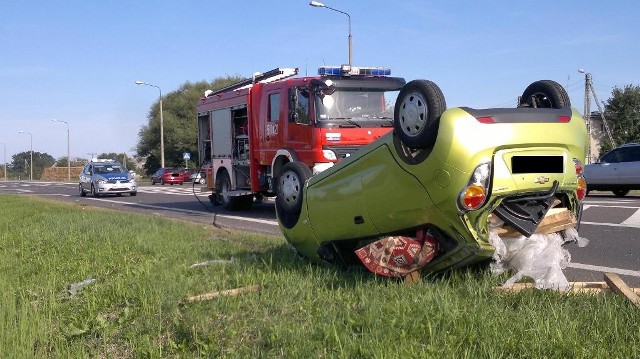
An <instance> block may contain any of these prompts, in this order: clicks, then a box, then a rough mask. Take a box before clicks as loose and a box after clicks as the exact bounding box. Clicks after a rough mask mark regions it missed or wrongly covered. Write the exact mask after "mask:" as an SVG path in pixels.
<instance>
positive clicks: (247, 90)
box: [197, 65, 405, 210]
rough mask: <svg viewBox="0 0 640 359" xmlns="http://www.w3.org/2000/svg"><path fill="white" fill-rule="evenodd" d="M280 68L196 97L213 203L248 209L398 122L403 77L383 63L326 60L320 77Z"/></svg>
mask: <svg viewBox="0 0 640 359" xmlns="http://www.w3.org/2000/svg"><path fill="white" fill-rule="evenodd" d="M297 74H298V69H283V68H277V69H274V70H271V71H268V72H266V73H264V74H260V73H257V74H255V75H254V76H253V77H252V78H250V79H246V80H244V81H241V82H239V83H237V84H235V85H232V86H229V87H226V88H223V89H220V90H217V91H207V92H206V93H205V96H204V97H203V98H201V99H200V100H199V101H198V104H197V113H198V118H197V127H198V150H199V163H200V166H201V167H202V168H203V170H204V171H206V172H207V189H208V190H210V191H211V195H210V196H209V198H210V200H211V202H212V203H213V204H215V205H217V204H222V205H223V206H224V207H225V208H227V209H230V210H240V209H248V208H250V207H251V204H252V203H253V201H254V199H257V200H259V199H262V198H263V197H264V196H267V197H272V196H276V195H277V194H278V188H279V187H280V190H281V191H282V190H286V189H285V187H286V186H292V185H293V186H295V185H299V186H301V185H304V181H302V183H297V184H296V183H291V181H285V182H282V181H280V185H279V184H278V183H279V182H278V179H280V177H281V176H282V175H283V173H284V172H283V170H284V169H286V168H285V166H288V167H292V166H293V167H295V169H296V170H297V172H302V173H301V174H302V178H303V179H304V178H308V177H310V176H312V175H313V174H316V173H319V172H321V171H323V170H325V169H327V168H329V167H331V166H333V164H334V163H336V162H338V161H340V159H342V158H345V157H348V156H350V155H351V154H352V153H354V152H355V151H356V150H357V149H358V148H360V147H361V146H363V145H366V144H369V143H371V142H373V141H374V140H376V139H377V138H379V137H380V136H382V135H384V134H386V133H387V132H389V131H390V130H391V129H392V128H393V105H394V104H395V99H396V97H397V94H398V92H399V91H400V89H401V88H402V86H403V85H404V84H405V80H404V79H402V78H398V77H390V70H389V69H386V68H379V67H350V66H345V65H343V66H331V67H321V68H319V70H318V75H317V76H309V77H297V76H296V75H297Z"/></svg>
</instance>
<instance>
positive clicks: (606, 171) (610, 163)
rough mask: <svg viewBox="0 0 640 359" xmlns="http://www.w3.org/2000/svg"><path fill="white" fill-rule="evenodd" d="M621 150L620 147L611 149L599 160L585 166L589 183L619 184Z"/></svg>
mask: <svg viewBox="0 0 640 359" xmlns="http://www.w3.org/2000/svg"><path fill="white" fill-rule="evenodd" d="M620 150H621V149H620V148H616V149H614V150H611V151H609V152H607V154H606V155H604V156H602V158H601V159H600V161H599V162H596V163H592V164H589V165H587V166H585V177H586V179H587V183H592V184H617V183H618V181H619V176H618V166H619V165H620V156H621V152H620Z"/></svg>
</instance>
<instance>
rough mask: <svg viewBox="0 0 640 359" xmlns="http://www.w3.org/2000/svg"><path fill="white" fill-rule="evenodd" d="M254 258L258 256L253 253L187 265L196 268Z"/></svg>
mask: <svg viewBox="0 0 640 359" xmlns="http://www.w3.org/2000/svg"><path fill="white" fill-rule="evenodd" d="M256 260H258V257H257V256H256V255H255V253H253V254H251V255H248V256H246V257H244V258H239V259H238V258H236V257H231V259H211V260H208V261H204V262H199V263H194V264H192V265H190V266H189V268H197V267H207V266H211V265H217V264H223V265H227V264H233V263H235V262H238V261H252V262H255V261H256Z"/></svg>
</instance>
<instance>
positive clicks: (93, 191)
mask: <svg viewBox="0 0 640 359" xmlns="http://www.w3.org/2000/svg"><path fill="white" fill-rule="evenodd" d="M91 195H92V196H94V197H96V198H98V197H100V193H98V192H96V188H95V187H94V186H93V183H92V184H91Z"/></svg>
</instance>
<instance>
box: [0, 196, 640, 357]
mask: <svg viewBox="0 0 640 359" xmlns="http://www.w3.org/2000/svg"><path fill="white" fill-rule="evenodd" d="M232 258H233V261H231V262H230V263H224V262H222V263H219V264H213V265H210V266H202V267H197V268H190V266H191V265H192V264H194V263H199V262H203V261H207V260H216V259H227V260H228V259H232ZM87 278H93V279H95V282H93V283H91V284H89V285H87V286H85V287H83V289H82V290H81V291H80V292H78V293H77V294H76V295H75V296H73V297H70V296H69V293H68V289H69V285H70V284H73V283H78V282H81V281H83V280H85V279H87ZM504 279H505V277H501V278H496V277H494V276H492V275H491V274H490V273H488V270H486V269H480V270H477V269H476V270H470V269H469V270H464V271H458V272H453V273H449V274H447V275H445V276H440V277H436V278H427V279H423V280H422V281H421V282H420V283H419V284H417V285H404V284H402V283H401V282H399V281H395V280H388V279H383V278H379V277H375V276H373V275H372V274H369V273H367V272H361V271H339V270H337V269H336V268H333V267H328V266H326V267H325V266H317V265H311V264H309V263H307V262H305V261H303V260H299V259H296V258H295V257H294V256H293V253H292V252H291V250H290V249H289V248H288V247H287V246H286V244H285V242H284V240H283V239H282V238H281V237H276V236H264V235H258V234H250V233H243V232H235V231H227V230H221V229H218V228H215V227H213V226H203V225H196V224H188V223H182V222H178V221H171V220H167V219H162V218H157V217H153V216H145V215H139V214H132V213H123V212H116V211H109V210H103V209H96V208H89V207H82V206H80V205H77V204H76V205H73V204H61V203H55V202H47V201H44V200H40V199H35V198H30V197H19V196H8V195H3V196H0V307H1V308H0V357H1V358H33V357H36V358H47V357H51V358H67V357H69V358H81V357H97V358H138V357H149V358H161V357H162V358H165V357H168V358H194V357H196V358H197V357H202V358H401V357H410V358H432V357H447V358H543V357H548V358H599V357H611V358H637V357H640V344H639V343H640V326H639V325H638V323H640V310H638V308H636V307H634V306H633V305H631V304H630V303H629V302H628V301H626V300H625V299H624V298H623V297H621V296H615V295H598V296H594V295H584V294H580V295H572V294H559V293H556V292H552V291H535V290H529V291H525V292H520V293H517V294H499V293H495V292H493V291H492V289H491V288H492V287H493V286H495V285H497V284H499V283H500V281H501V280H504ZM255 284H259V285H260V286H261V290H260V291H259V292H251V293H244V294H240V295H237V296H226V297H218V298H215V299H212V300H208V301H204V302H198V303H191V304H185V303H186V302H185V299H186V298H187V297H189V296H192V295H197V294H202V293H206V292H211V291H216V290H225V289H233V288H239V287H245V286H250V285H255Z"/></svg>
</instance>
